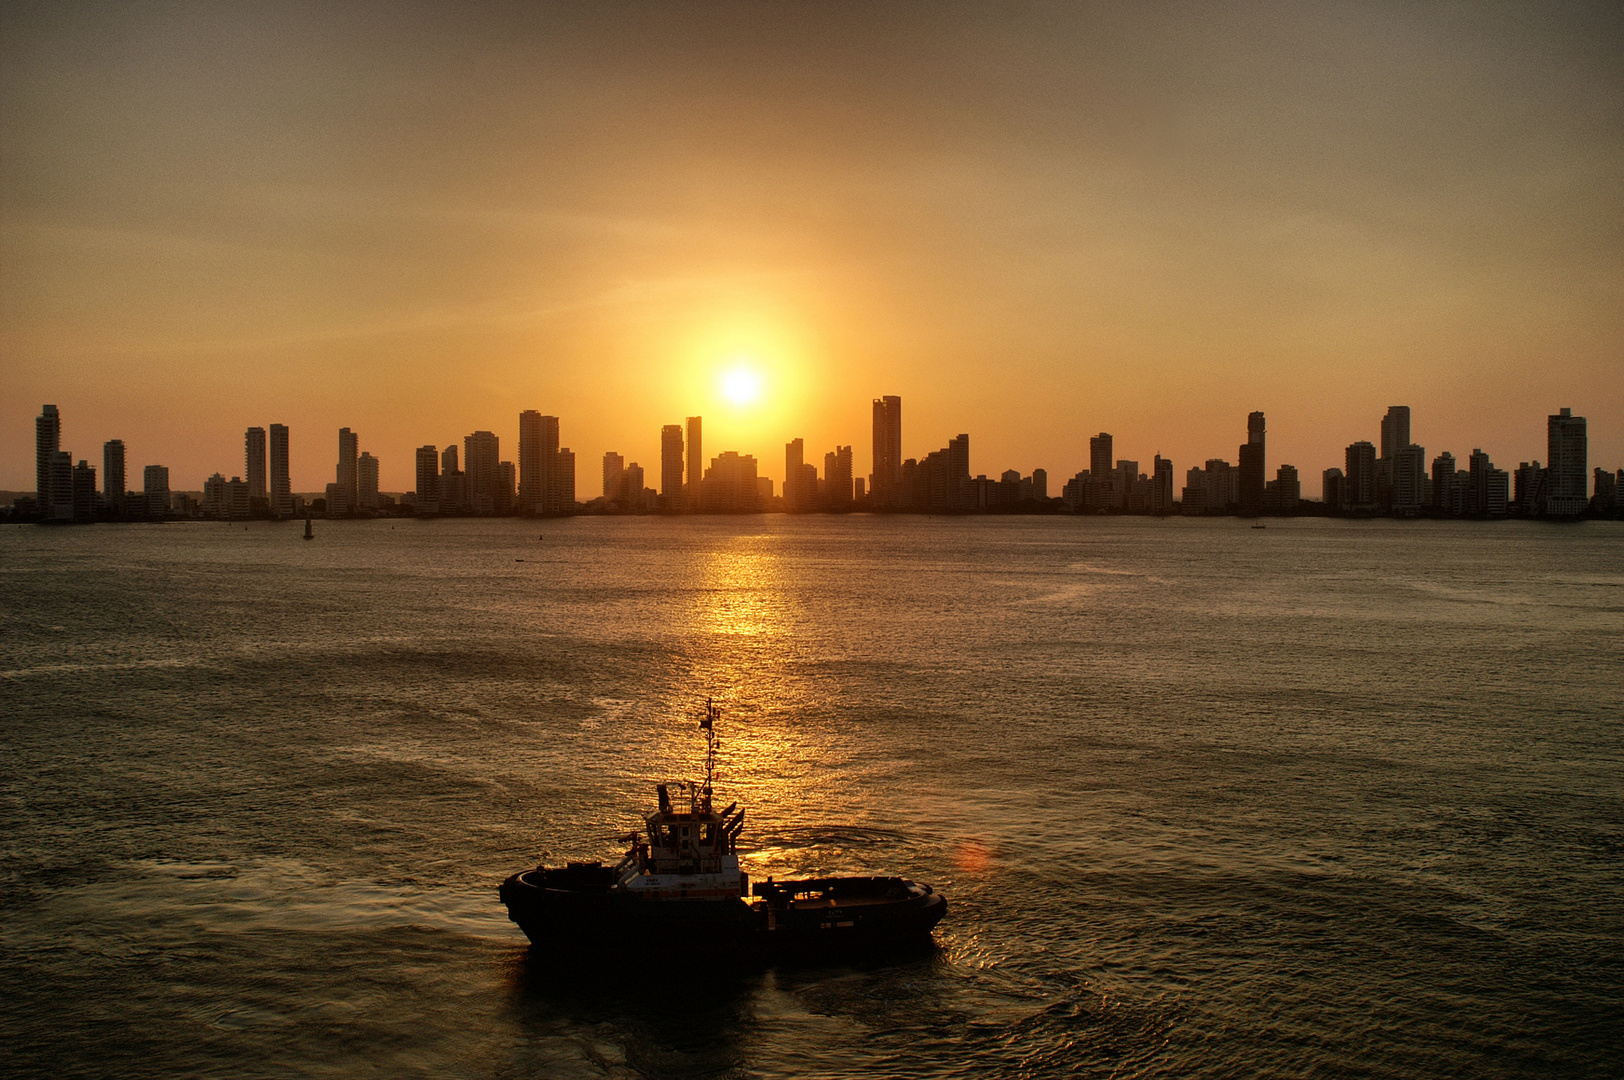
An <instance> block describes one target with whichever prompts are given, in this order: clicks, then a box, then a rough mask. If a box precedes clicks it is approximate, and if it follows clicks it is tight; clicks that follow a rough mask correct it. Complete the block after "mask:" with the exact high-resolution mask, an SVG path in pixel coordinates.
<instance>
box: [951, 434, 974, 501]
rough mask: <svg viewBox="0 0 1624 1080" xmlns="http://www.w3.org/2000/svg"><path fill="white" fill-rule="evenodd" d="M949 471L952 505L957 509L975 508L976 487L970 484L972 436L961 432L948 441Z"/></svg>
mask: <svg viewBox="0 0 1624 1080" xmlns="http://www.w3.org/2000/svg"><path fill="white" fill-rule="evenodd" d="M947 471H948V481H947V482H948V491H949V496H948V498H949V499H950V505H951V507H952V508H953V509H955V510H970V509H974V508H975V489H974V488H972V487H971V486H970V436H969V435H967V434H960V435H958V436H957V437H956V438H953V439H949V440H948V443H947Z"/></svg>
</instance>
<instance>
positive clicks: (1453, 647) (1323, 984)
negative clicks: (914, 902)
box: [0, 516, 1624, 1077]
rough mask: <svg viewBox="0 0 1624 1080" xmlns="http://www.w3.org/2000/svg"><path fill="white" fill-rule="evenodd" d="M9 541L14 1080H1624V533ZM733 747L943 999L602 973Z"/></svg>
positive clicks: (661, 526)
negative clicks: (611, 911)
mask: <svg viewBox="0 0 1624 1080" xmlns="http://www.w3.org/2000/svg"><path fill="white" fill-rule="evenodd" d="M300 533H301V528H300V525H299V524H297V523H295V524H288V525H282V526H276V525H271V524H254V525H251V526H249V527H247V528H244V527H243V526H241V525H236V526H227V525H223V524H209V525H202V524H198V525H182V526H128V527H123V526H105V527H92V528H81V529H61V530H41V529H38V528H34V527H26V528H10V529H6V530H3V531H0V616H3V621H0V717H3V720H0V760H3V761H4V763H5V767H4V770H3V773H0V776H3V783H0V794H3V798H0V835H3V836H4V837H5V844H4V853H3V859H4V862H3V868H0V1045H3V1046H4V1048H5V1052H4V1055H3V1056H0V1070H3V1071H6V1072H9V1073H12V1074H17V1075H28V1074H48V1075H84V1076H174V1075H200V1076H230V1077H252V1076H288V1075H298V1076H327V1075H332V1076H345V1077H349V1076H401V1075H423V1076H468V1077H510V1076H547V1077H570V1076H583V1077H590V1076H646V1077H681V1076H728V1077H732V1076H741V1077H773V1076H854V1077H855V1076H864V1077H875V1076H910V1077H913V1076H919V1077H958V1076H1060V1075H1074V1074H1075V1075H1085V1076H1095V1075H1098V1076H1105V1075H1110V1076H1181V1077H1183V1076H1211V1077H1229V1076H1236V1075H1267V1076H1293V1077H1297V1076H1333V1075H1334V1076H1381V1077H1431V1076H1445V1075H1447V1076H1487V1077H1496V1076H1506V1077H1511V1076H1518V1077H1521V1076H1613V1075H1617V1074H1618V1071H1619V1068H1620V1064H1619V1063H1620V1061H1624V960H1621V959H1620V958H1621V956H1624V770H1621V769H1620V763H1621V757H1624V754H1621V750H1624V732H1621V723H1624V690H1621V688H1620V671H1621V670H1624V665H1621V664H1620V662H1619V660H1620V657H1621V656H1624V526H1621V525H1619V524H1618V523H1602V522H1595V523H1587V524H1584V525H1580V526H1572V527H1552V526H1540V525H1533V524H1527V523H1501V524H1487V525H1484V524H1459V523H1407V524H1406V523H1387V522H1363V523H1359V522H1328V521H1317V520H1300V521H1290V522H1271V523H1270V524H1269V527H1268V528H1267V529H1266V530H1254V529H1249V528H1247V527H1246V525H1245V524H1244V523H1241V522H1236V521H1233V520H1218V521H1185V520H1174V521H1151V520H1146V519H1109V520H1107V519H1088V520H1074V519H1007V520H996V519H963V520H924V519H912V518H907V519H884V520H882V519H871V518H854V519H847V520H841V519H831V518H805V519H794V518H786V517H782V516H775V517H763V518H747V519H679V520H651V519H643V520H611V519H578V520H573V521H559V522H522V521H487V522H475V521H446V522H433V523H418V522H409V521H403V522H387V521H380V522H353V523H352V522H331V523H320V524H319V525H318V528H317V533H318V538H317V539H316V540H315V541H312V542H310V543H306V542H304V541H303V540H302V539H300ZM707 694H714V695H715V696H716V697H718V698H719V699H720V700H721V701H722V702H723V704H724V707H725V712H724V721H723V740H724V742H723V767H722V773H721V777H720V779H719V787H720V790H721V793H722V795H723V799H724V801H732V800H733V799H735V798H736V799H738V800H739V801H740V802H741V803H743V804H744V805H745V806H746V807H747V812H748V814H749V822H748V825H747V828H746V831H745V841H746V844H747V846H748V851H747V852H746V856H745V858H746V863H747V866H748V869H749V870H750V871H751V872H752V873H753V874H754V875H757V876H765V875H767V874H775V875H778V876H780V877H783V876H788V875H794V874H811V873H822V872H848V873H863V872H870V871H873V872H891V873H901V874H905V875H907V876H910V877H914V878H916V879H919V880H922V881H928V882H932V883H934V884H935V885H936V886H937V887H938V889H940V890H941V891H942V892H944V893H946V894H947V895H948V897H949V898H950V904H951V907H950V910H949V913H948V918H947V920H946V921H945V922H944V923H943V924H942V925H941V927H940V928H939V929H938V932H937V935H936V937H937V941H938V943H939V948H938V949H937V950H935V951H934V952H933V953H931V954H928V955H924V956H920V957H917V958H911V959H907V960H904V961H902V962H898V963H890V964H869V965H857V966H828V967H822V968H793V969H779V970H769V971H765V972H759V973H746V974H743V975H735V976H726V977H720V978H705V977H703V973H702V972H695V971H690V970H669V969H660V968H656V967H651V968H647V969H638V968H635V967H629V968H624V969H618V970H614V971H609V972H598V973H588V972H580V971H562V972H560V971H555V970H551V969H550V968H549V967H548V966H547V965H544V964H541V963H539V962H537V961H536V960H535V959H533V958H531V957H529V956H528V954H527V950H526V947H525V943H524V939H523V937H522V935H521V934H520V933H519V931H518V930H517V928H516V927H514V926H512V925H511V924H510V923H508V922H507V920H506V916H505V913H504V912H503V910H502V909H501V907H500V906H499V904H498V903H497V900H496V894H495V886H496V884H497V883H498V882H500V880H501V879H502V878H503V877H505V876H506V875H507V874H509V873H511V872H513V871H515V870H518V869H522V868H525V867H528V866H531V865H534V864H535V863H536V862H537V861H538V859H540V858H546V859H547V860H549V861H555V860H561V859H564V858H568V857H574V858H579V857H583V856H600V857H604V858H613V857H614V856H615V855H616V853H617V845H616V843H615V841H614V837H615V836H616V835H617V834H619V833H622V832H625V831H626V830H627V829H628V828H630V827H632V826H633V825H634V824H635V822H636V815H637V814H638V813H641V812H643V811H644V810H645V809H646V808H647V806H648V804H649V802H650V799H651V796H652V790H651V787H650V784H651V782H652V781H653V780H655V779H658V778H665V777H667V776H682V775H692V774H693V772H694V767H695V765H696V764H697V762H698V761H699V758H700V753H701V748H702V742H701V740H700V738H699V736H698V732H697V730H696V728H695V719H696V710H697V708H698V705H699V703H700V702H701V701H702V700H703V698H704V696H705V695H707Z"/></svg>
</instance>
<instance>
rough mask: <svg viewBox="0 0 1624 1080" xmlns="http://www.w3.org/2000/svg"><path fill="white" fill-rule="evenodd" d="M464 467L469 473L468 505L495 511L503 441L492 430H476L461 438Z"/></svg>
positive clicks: (480, 510) (484, 511)
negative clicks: (498, 470) (497, 478)
mask: <svg viewBox="0 0 1624 1080" xmlns="http://www.w3.org/2000/svg"><path fill="white" fill-rule="evenodd" d="M462 449H463V471H464V472H465V473H467V474H468V506H469V508H470V509H471V510H473V512H474V513H476V514H494V513H496V473H497V469H498V468H499V467H500V466H501V463H502V443H501V440H500V439H498V438H497V437H496V435H495V434H494V433H493V432H489V431H476V432H474V433H473V434H472V435H468V436H465V437H464V438H463V440H462Z"/></svg>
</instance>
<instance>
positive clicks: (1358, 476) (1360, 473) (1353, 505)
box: [1345, 440, 1376, 513]
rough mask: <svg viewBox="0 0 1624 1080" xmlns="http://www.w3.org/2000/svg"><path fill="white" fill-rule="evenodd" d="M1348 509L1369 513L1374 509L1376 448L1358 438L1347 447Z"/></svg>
mask: <svg viewBox="0 0 1624 1080" xmlns="http://www.w3.org/2000/svg"><path fill="white" fill-rule="evenodd" d="M1345 464H1346V465H1347V468H1348V473H1347V481H1346V483H1347V485H1348V496H1347V501H1348V509H1350V510H1356V511H1359V512H1362V513H1369V512H1370V511H1373V510H1375V509H1376V448H1375V447H1374V446H1372V445H1370V443H1368V442H1365V441H1363V440H1360V441H1359V442H1356V443H1353V444H1352V445H1351V446H1349V447H1348V450H1347V458H1346V462H1345Z"/></svg>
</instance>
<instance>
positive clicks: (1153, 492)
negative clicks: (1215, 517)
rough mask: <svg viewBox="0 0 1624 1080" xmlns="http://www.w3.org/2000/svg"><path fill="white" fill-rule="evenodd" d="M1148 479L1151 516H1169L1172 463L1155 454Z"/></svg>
mask: <svg viewBox="0 0 1624 1080" xmlns="http://www.w3.org/2000/svg"><path fill="white" fill-rule="evenodd" d="M1034 475H1036V474H1034ZM1150 479H1151V489H1150V512H1151V513H1153V514H1171V513H1172V512H1173V462H1172V461H1170V460H1169V459H1167V458H1164V457H1162V455H1161V454H1157V455H1156V461H1155V464H1154V465H1153V466H1152V471H1151V474H1150Z"/></svg>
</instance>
